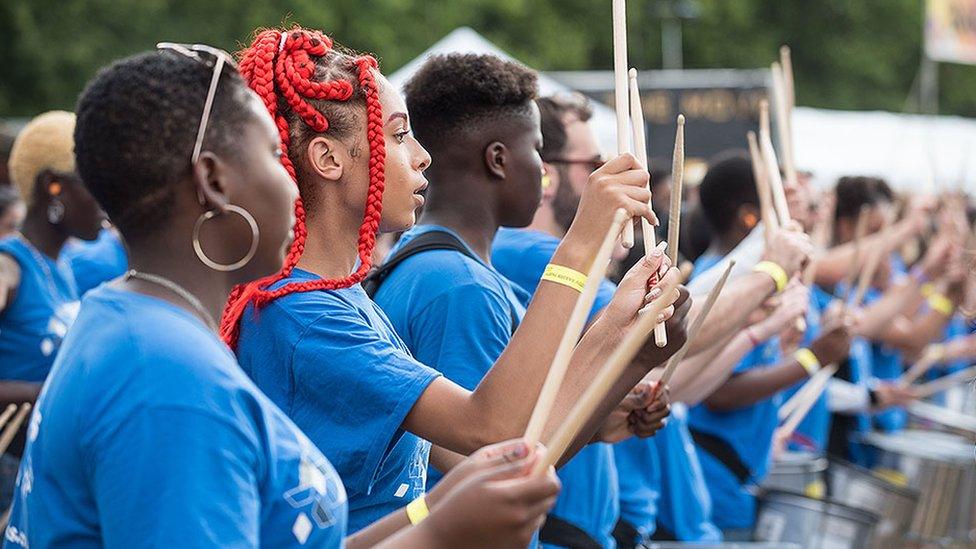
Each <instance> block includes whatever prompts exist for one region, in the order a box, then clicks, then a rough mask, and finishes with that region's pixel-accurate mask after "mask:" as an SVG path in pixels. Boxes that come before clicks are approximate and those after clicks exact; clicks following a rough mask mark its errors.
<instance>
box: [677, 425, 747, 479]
mask: <svg viewBox="0 0 976 549" xmlns="http://www.w3.org/2000/svg"><path fill="white" fill-rule="evenodd" d="M689 430H690V431H691V438H692V439H693V440H694V441H695V444H697V445H698V447H699V448H701V449H702V450H704V451H706V452H708V453H709V454H711V455H712V457H714V458H715V459H717V460H718V461H719V462H721V463H722V465H724V466H725V468H726V469H728V470H729V472H730V473H732V475H733V476H735V478H736V479H738V480H739V483H740V484H745V483H746V482H747V481H748V480H749V479H750V478H752V472H751V471H750V470H749V467H748V466H746V464H745V463H744V462H743V461H742V458H741V457H739V454H738V453H737V452H736V451H735V448H733V447H732V445H731V444H729V443H728V442H727V441H725V440H724V439H721V438H719V437H717V436H715V435H713V434H711V433H706V432H704V431H699V430H697V429H689Z"/></svg>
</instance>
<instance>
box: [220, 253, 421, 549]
mask: <svg viewBox="0 0 976 549" xmlns="http://www.w3.org/2000/svg"><path fill="white" fill-rule="evenodd" d="M318 279H319V277H318V276H317V275H315V274H313V273H310V272H308V271H304V270H302V269H295V270H294V271H293V272H292V275H291V276H290V277H288V278H285V279H283V280H281V281H279V282H277V283H275V284H274V285H272V286H271V288H272V289H277V288H280V287H281V286H283V285H284V284H287V283H289V282H305V281H311V280H318ZM237 356H238V360H239V361H240V363H241V367H242V368H243V369H244V371H245V372H246V373H247V374H248V375H249V376H251V379H253V380H254V382H255V383H256V384H257V386H258V387H260V388H261V390H262V391H264V392H265V394H267V395H268V397H270V398H271V400H272V401H274V402H275V404H277V405H278V406H279V407H281V409H282V410H283V411H284V412H285V413H286V414H288V417H290V418H291V419H292V421H294V422H295V424H296V425H298V427H299V428H301V429H302V431H304V432H305V433H306V434H307V435H308V437H309V438H310V439H311V440H312V442H313V443H315V445H316V446H317V447H318V448H319V449H320V450H322V453H323V454H325V456H326V457H327V458H328V459H329V461H330V462H332V465H333V466H335V468H336V470H337V471H338V472H339V475H340V476H341V477H342V481H343V483H344V484H345V487H346V492H347V493H348V495H349V531H350V532H356V531H358V530H361V529H362V528H364V527H366V526H368V525H369V524H371V523H373V522H376V521H377V520H379V519H380V518H382V517H384V516H386V515H388V514H389V513H392V512H393V511H396V510H397V509H399V508H401V507H403V506H404V505H406V504H407V503H410V501H411V500H413V499H414V498H416V497H419V496H421V495H423V493H424V490H425V485H426V479H427V459H428V456H429V453H430V443H429V442H427V441H425V440H423V439H421V438H419V437H417V436H415V435H413V434H412V433H408V432H406V431H404V430H403V428H402V424H403V421H404V419H405V418H406V416H407V414H408V413H409V412H410V410H411V409H412V408H413V406H414V404H415V403H416V402H417V400H418V399H419V398H420V395H422V394H423V392H424V391H425V390H426V389H427V387H428V386H429V385H430V383H431V382H433V381H434V379H435V378H437V377H438V376H439V374H438V373H437V372H436V371H435V370H433V369H431V368H429V367H427V366H424V365H423V364H421V363H420V362H418V361H417V360H415V359H414V358H413V356H411V354H410V351H409V350H407V348H406V346H405V345H404V344H403V341H401V340H400V337H399V336H397V334H396V332H395V331H394V329H393V326H392V325H390V322H389V320H388V319H387V318H386V315H385V314H383V311H382V310H381V309H380V308H379V307H378V306H377V305H376V304H375V303H373V301H372V300H370V299H369V297H368V296H367V295H366V292H365V291H364V290H363V288H362V286H360V285H358V284H357V285H355V286H352V287H349V288H343V289H339V290H317V291H312V292H297V293H292V294H288V295H286V296H284V297H280V298H278V299H276V300H274V301H273V302H271V303H269V304H268V305H265V306H264V307H262V308H261V309H260V310H258V311H255V310H254V307H253V305H252V306H249V307H248V308H247V309H246V310H245V312H244V318H243V320H242V322H241V334H240V341H239V343H238V349H237Z"/></svg>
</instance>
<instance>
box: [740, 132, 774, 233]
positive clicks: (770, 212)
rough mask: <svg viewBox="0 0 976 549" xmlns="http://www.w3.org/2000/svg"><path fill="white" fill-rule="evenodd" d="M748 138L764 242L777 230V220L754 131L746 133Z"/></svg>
mask: <svg viewBox="0 0 976 549" xmlns="http://www.w3.org/2000/svg"><path fill="white" fill-rule="evenodd" d="M746 137H747V138H748V140H749V157H750V158H751V159H752V177H753V179H754V180H755V182H756V194H758V195H759V211H760V213H761V215H762V221H763V227H765V233H763V234H765V235H766V244H769V239H770V238H771V237H772V235H773V233H774V232H776V231H777V230H779V220H777V219H776V209H775V208H774V207H773V196H772V194H771V191H770V190H769V180H768V179H767V178H766V167H765V166H764V165H763V160H762V153H760V152H759V143H758V142H757V141H756V132H752V131H751V132H749V133H748V134H746Z"/></svg>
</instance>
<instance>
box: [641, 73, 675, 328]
mask: <svg viewBox="0 0 976 549" xmlns="http://www.w3.org/2000/svg"><path fill="white" fill-rule="evenodd" d="M629 77H630V78H629V80H630V121H631V126H633V129H634V152H635V153H636V155H637V161H638V162H640V163H641V164H642V165H643V166H644V167H647V141H646V136H645V135H644V109H643V108H642V106H641V99H640V90H639V89H638V88H637V69H630V73H629ZM648 188H650V181H648ZM641 234H643V236H644V255H645V256H649V255H651V251H653V250H654V246H657V237H655V236H654V227H652V226H651V224H650V223H649V222H648V221H647V219H645V218H641ZM668 244H669V245H671V246H674V247H676V248H677V244H674V243H672V242H669V243H668ZM671 264H672V265H675V263H674V262H672V263H671ZM650 283H651V284H656V283H657V276H652V277H651V280H650ZM654 342H655V343H656V344H657V346H658V347H664V346H666V345H667V344H668V332H667V330H666V329H665V328H664V323H659V324H658V325H656V326H654Z"/></svg>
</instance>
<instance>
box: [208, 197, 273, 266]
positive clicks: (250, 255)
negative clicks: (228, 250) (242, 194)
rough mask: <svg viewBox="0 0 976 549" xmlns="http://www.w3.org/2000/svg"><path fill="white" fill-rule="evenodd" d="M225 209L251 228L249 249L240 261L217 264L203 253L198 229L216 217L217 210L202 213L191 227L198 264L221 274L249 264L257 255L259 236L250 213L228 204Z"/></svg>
mask: <svg viewBox="0 0 976 549" xmlns="http://www.w3.org/2000/svg"><path fill="white" fill-rule="evenodd" d="M225 208H226V210H227V211H228V212H233V213H236V214H237V215H239V216H241V217H243V218H244V221H246V222H247V225H248V226H249V227H250V228H251V248H250V249H249V250H248V251H247V253H246V254H245V255H244V257H242V258H241V259H240V260H238V261H235V262H234V263H230V264H224V263H217V262H216V261H214V260H212V259H210V258H209V257H207V254H206V253H205V252H204V251H203V246H201V245H200V228H201V227H203V224H204V223H205V222H206V221H207V220H209V219H212V218H213V217H216V216H217V214H218V212H217V210H208V211H206V212H203V213H202V214H201V215H200V217H198V218H197V222H196V223H195V224H194V225H193V251H194V252H196V254H197V259H199V260H200V262H201V263H203V264H204V265H206V266H207V267H210V268H211V269H213V270H215V271H221V272H229V271H236V270H238V269H240V268H241V267H243V266H244V265H247V264H248V263H250V261H251V260H252V259H254V255H255V254H256V253H258V238H259V237H260V234H261V233H260V231H259V230H258V222H257V221H256V220H255V219H254V216H253V215H251V212H249V211H247V210H245V209H244V208H241V207H240V206H235V205H233V204H228V205H226V206H225Z"/></svg>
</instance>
